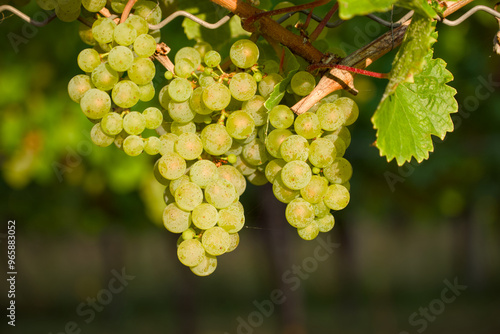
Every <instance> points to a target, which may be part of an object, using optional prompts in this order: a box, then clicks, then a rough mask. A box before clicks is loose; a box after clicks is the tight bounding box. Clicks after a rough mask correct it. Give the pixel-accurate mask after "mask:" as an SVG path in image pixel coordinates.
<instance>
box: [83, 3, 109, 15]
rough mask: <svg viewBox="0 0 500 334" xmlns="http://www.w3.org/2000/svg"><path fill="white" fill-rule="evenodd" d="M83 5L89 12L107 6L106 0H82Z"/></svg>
mask: <svg viewBox="0 0 500 334" xmlns="http://www.w3.org/2000/svg"><path fill="white" fill-rule="evenodd" d="M82 6H83V7H85V9H86V10H88V11H89V12H93V13H97V12H98V11H100V10H101V9H103V8H104V6H106V0H82Z"/></svg>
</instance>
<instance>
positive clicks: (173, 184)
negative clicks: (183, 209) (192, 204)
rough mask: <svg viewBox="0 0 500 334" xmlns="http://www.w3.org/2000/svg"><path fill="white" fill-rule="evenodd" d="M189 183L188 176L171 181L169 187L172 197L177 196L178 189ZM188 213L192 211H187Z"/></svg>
mask: <svg viewBox="0 0 500 334" xmlns="http://www.w3.org/2000/svg"><path fill="white" fill-rule="evenodd" d="M188 182H189V176H187V175H182V176H181V177H179V178H178V179H175V180H172V181H170V184H169V186H168V188H169V190H170V193H171V194H172V195H175V192H176V190H177V188H179V187H180V186H181V185H183V184H184V183H188ZM187 211H190V210H187Z"/></svg>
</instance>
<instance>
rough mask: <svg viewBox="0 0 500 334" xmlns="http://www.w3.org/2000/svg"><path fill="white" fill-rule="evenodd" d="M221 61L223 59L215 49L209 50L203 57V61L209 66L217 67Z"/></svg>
mask: <svg viewBox="0 0 500 334" xmlns="http://www.w3.org/2000/svg"><path fill="white" fill-rule="evenodd" d="M220 61H221V56H220V54H219V53H218V52H217V51H214V50H210V51H208V52H207V53H205V55H204V57H203V62H204V63H205V65H207V66H208V67H217V65H219V64H220Z"/></svg>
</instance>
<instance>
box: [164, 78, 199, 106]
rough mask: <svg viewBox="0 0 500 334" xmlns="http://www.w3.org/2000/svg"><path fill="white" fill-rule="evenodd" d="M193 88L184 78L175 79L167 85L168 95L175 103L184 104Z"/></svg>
mask: <svg viewBox="0 0 500 334" xmlns="http://www.w3.org/2000/svg"><path fill="white" fill-rule="evenodd" d="M192 93H193V86H192V85H191V83H190V82H189V81H188V80H187V79H185V78H175V79H174V80H172V81H171V82H170V84H169V85H168V95H170V97H171V98H172V100H174V101H175V102H184V101H187V99H189V98H190V97H191V94H192Z"/></svg>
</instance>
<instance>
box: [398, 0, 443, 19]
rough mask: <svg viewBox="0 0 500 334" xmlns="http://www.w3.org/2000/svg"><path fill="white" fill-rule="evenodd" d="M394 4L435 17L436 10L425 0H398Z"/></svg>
mask: <svg viewBox="0 0 500 334" xmlns="http://www.w3.org/2000/svg"><path fill="white" fill-rule="evenodd" d="M396 5H397V6H400V7H403V8H406V9H410V10H414V11H415V13H417V14H419V15H422V16H425V17H428V18H431V19H432V18H434V17H436V12H435V11H434V9H433V8H432V6H431V5H430V4H429V3H428V2H427V0H398V2H397V3H396Z"/></svg>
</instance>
